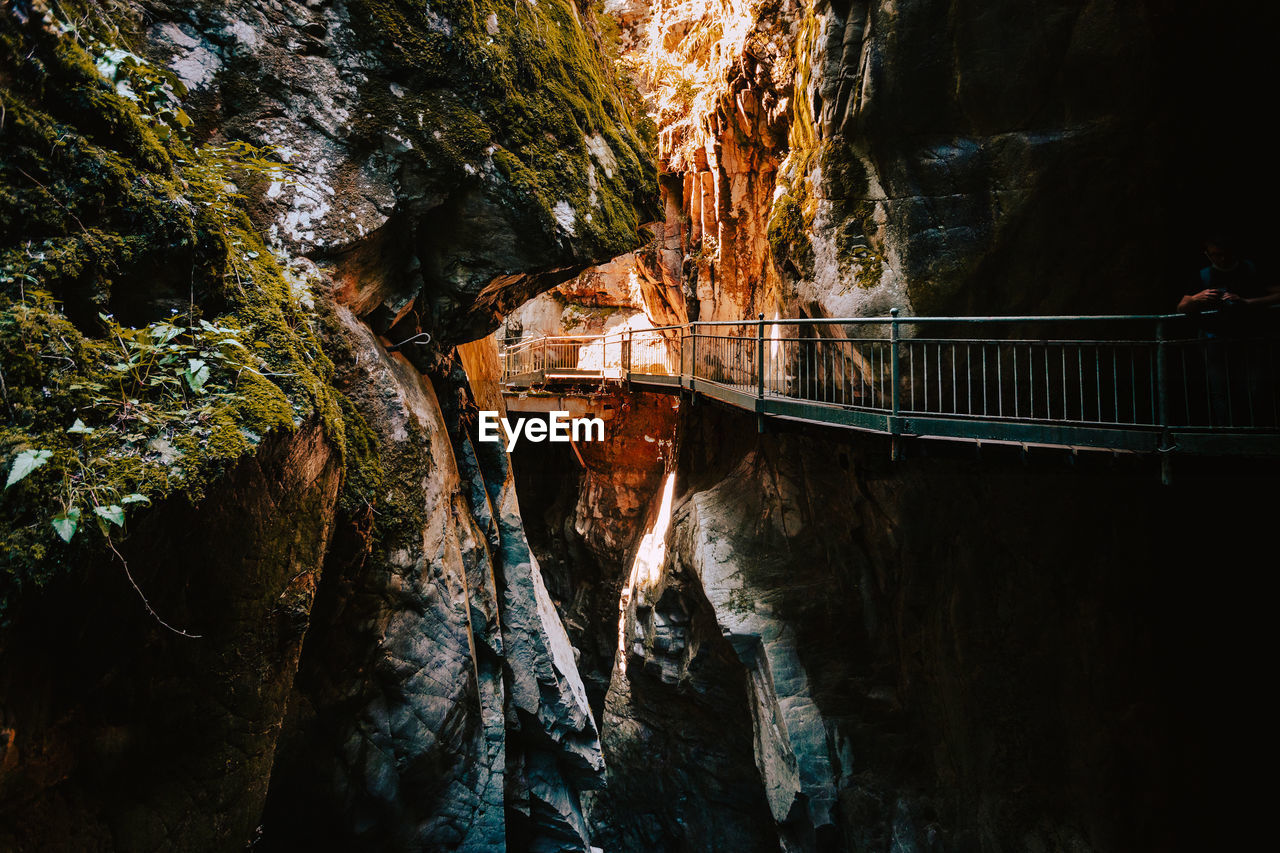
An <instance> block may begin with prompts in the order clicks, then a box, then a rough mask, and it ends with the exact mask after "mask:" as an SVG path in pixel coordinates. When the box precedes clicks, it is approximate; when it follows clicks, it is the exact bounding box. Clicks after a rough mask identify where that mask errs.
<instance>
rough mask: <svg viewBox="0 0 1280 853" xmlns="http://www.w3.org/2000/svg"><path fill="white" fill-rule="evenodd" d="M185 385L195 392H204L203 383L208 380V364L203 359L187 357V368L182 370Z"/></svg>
mask: <svg viewBox="0 0 1280 853" xmlns="http://www.w3.org/2000/svg"><path fill="white" fill-rule="evenodd" d="M182 375H183V377H184V378H185V379H186V380H187V385H189V386H191V390H192V391H194V392H196V393H197V394H203V393H204V383H206V382H208V381H209V365H208V364H206V363H205V362H204V360H203V359H199V358H189V359H187V369H186V370H184V371H183V372H182Z"/></svg>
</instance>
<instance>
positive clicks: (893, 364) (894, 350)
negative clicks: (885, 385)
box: [889, 308, 902, 461]
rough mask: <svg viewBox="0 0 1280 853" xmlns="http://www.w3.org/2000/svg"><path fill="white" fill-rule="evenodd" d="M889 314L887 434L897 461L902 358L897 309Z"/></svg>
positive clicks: (898, 455) (900, 452)
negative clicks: (890, 412)
mask: <svg viewBox="0 0 1280 853" xmlns="http://www.w3.org/2000/svg"><path fill="white" fill-rule="evenodd" d="M889 316H890V317H892V318H893V319H891V320H890V321H889V366H890V367H889V370H890V382H891V383H892V385H891V386H890V388H889V401H890V402H889V406H890V409H891V411H892V414H890V415H889V434H890V435H891V436H892V438H890V440H889V441H890V447H891V450H890V454H891V456H892V458H893V459H894V461H897V460H899V459H901V458H902V447H901V445H900V444H899V440H898V434H899V433H900V432H901V431H902V428H901V426H900V425H899V422H898V415H899V412H900V411H901V408H902V401H901V399H900V393H899V392H900V389H899V386H900V385H901V384H902V359H901V357H900V355H899V351H898V350H899V347H898V309H897V308H890V309H889Z"/></svg>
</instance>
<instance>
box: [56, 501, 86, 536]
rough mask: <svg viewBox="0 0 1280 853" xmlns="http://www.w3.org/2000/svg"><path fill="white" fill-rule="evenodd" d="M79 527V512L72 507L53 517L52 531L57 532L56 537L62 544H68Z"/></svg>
mask: <svg viewBox="0 0 1280 853" xmlns="http://www.w3.org/2000/svg"><path fill="white" fill-rule="evenodd" d="M79 527H80V510H79V508H77V507H72V508H71V509H69V510H67V511H66V512H64V513H60V514H58V515H55V516H54V517H53V529H54V530H56V531H58V535H59V536H60V537H62V541H63V542H70V541H71V537H72V536H75V535H76V530H77V529H79Z"/></svg>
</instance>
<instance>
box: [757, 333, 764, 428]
mask: <svg viewBox="0 0 1280 853" xmlns="http://www.w3.org/2000/svg"><path fill="white" fill-rule="evenodd" d="M756 399H757V400H759V401H760V402H759V403H757V404H756V405H757V409H756V430H757V431H759V432H764V312H763V311H762V312H760V318H759V320H758V321H757V325H756Z"/></svg>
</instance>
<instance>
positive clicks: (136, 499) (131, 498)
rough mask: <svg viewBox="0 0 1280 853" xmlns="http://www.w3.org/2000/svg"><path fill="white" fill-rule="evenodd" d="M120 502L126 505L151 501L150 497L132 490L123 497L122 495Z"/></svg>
mask: <svg viewBox="0 0 1280 853" xmlns="http://www.w3.org/2000/svg"><path fill="white" fill-rule="evenodd" d="M120 503H122V504H125V505H128V504H149V503H151V498H149V497H147V496H146V495H140V494H138V493H137V492H134V493H133V494H132V495H125V496H124V497H122V498H121V499H120Z"/></svg>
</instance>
